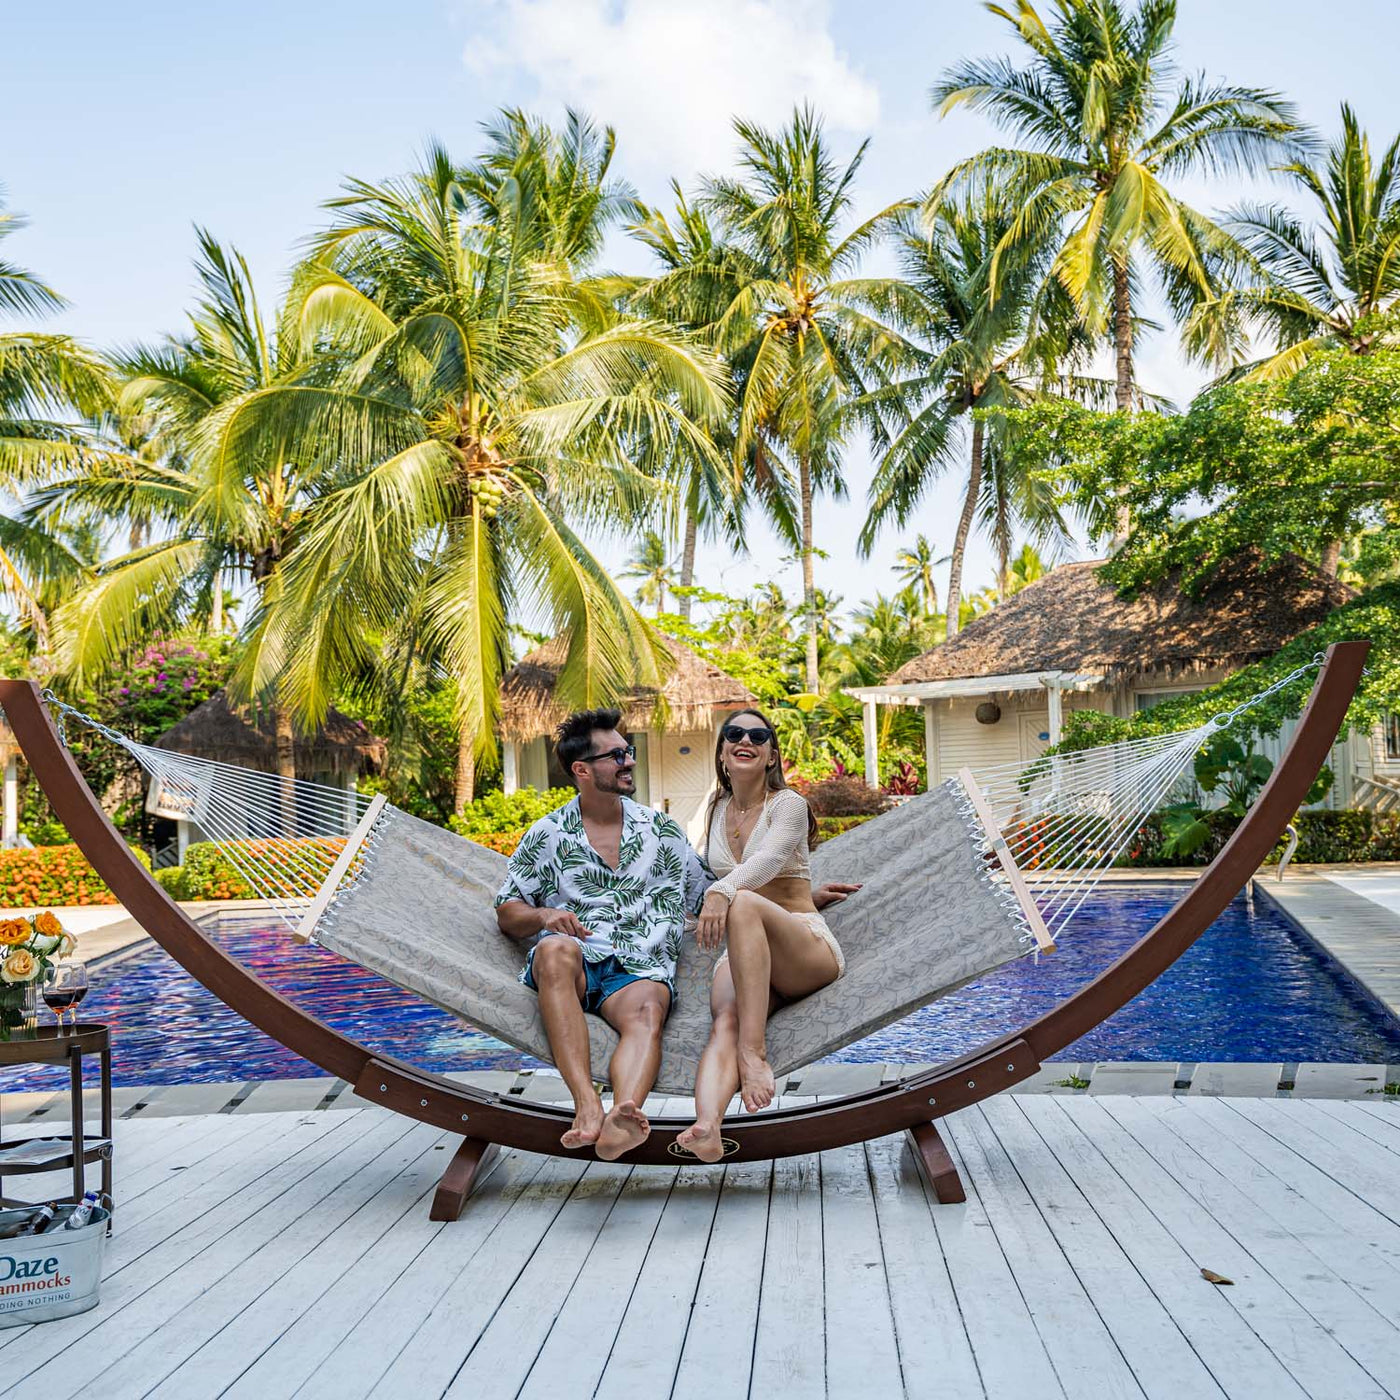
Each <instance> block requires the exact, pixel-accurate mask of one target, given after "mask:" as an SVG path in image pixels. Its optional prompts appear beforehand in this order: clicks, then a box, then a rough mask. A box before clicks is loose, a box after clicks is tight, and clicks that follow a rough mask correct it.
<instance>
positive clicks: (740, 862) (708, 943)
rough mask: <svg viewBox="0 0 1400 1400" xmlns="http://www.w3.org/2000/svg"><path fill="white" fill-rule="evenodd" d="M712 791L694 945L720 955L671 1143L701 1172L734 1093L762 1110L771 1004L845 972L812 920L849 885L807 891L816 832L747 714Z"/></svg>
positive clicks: (818, 922) (735, 718) (759, 720)
mask: <svg viewBox="0 0 1400 1400" xmlns="http://www.w3.org/2000/svg"><path fill="white" fill-rule="evenodd" d="M715 777H716V778H717V779H718V782H719V787H718V788H717V790H716V792H715V796H714V798H713V799H712V800H711V802H710V811H709V815H708V818H707V820H706V824H705V825H706V837H705V857H706V859H707V860H708V861H709V864H710V868H711V869H712V870H713V871H714V872H715V874H716V875H717V876H718V877H719V878H718V879H717V880H716V881H715V883H714V884H713V885H711V886H710V889H709V892H708V893H707V894H706V896H705V902H704V905H703V906H702V908H701V910H700V922H699V926H698V927H697V929H696V939H697V941H698V942H699V944H700V946H701V947H702V948H718V947H719V946H720V945H721V944H722V943H725V942H726V941H727V943H728V949H727V951H726V953H725V955H724V956H723V957H722V958H721V959H720V960H719V962H718V964H716V966H715V976H714V982H713V984H712V986H711V989H710V1012H711V1015H712V1016H713V1018H714V1023H713V1025H712V1027H711V1030H710V1040H709V1044H708V1045H706V1047H705V1053H704V1054H703V1055H702V1056H701V1058H700V1068H699V1070H698V1071H697V1073H696V1076H695V1122H694V1124H693V1125H692V1126H691V1127H689V1128H687V1129H686V1130H685V1132H683V1133H681V1134H679V1135H678V1137H677V1138H676V1141H677V1143H678V1144H679V1145H680V1146H681V1147H684V1148H687V1149H689V1150H690V1151H691V1152H693V1153H694V1154H695V1155H696V1156H697V1157H699V1158H700V1160H701V1161H704V1162H717V1161H719V1159H720V1157H721V1156H722V1155H723V1152H724V1148H723V1146H722V1143H721V1140H720V1120H721V1119H722V1118H723V1117H724V1111H725V1109H726V1108H727V1107H728V1105H729V1101H730V1099H732V1098H733V1097H734V1091H735V1090H736V1089H737V1090H738V1091H739V1094H740V1096H741V1098H742V1099H743V1102H744V1107H745V1108H746V1109H748V1111H749V1112H750V1113H753V1112H755V1111H756V1110H758V1109H760V1108H767V1106H768V1105H769V1104H770V1103H772V1101H773V1093H774V1088H775V1085H774V1080H773V1070H772V1068H771V1067H770V1066H769V1064H768V1053H767V1048H766V1045H765V1033H766V1030H767V1025H768V1017H769V1016H770V1015H771V1014H772V1012H773V1009H774V1008H775V1007H776V1006H777V1005H778V1004H779V1003H780V1002H782V1001H792V1000H794V999H795V998H797V997H805V996H809V995H810V994H811V993H812V992H815V991H816V990H817V989H818V988H820V987H825V986H826V985H827V984H828V983H831V982H834V981H836V979H837V978H838V977H840V976H841V974H842V973H843V972H844V971H845V968H846V960H845V958H844V957H843V956H842V953H841V948H840V945H839V944H838V943H837V942H836V939H835V938H834V937H833V936H832V933H831V930H830V929H829V928H827V926H826V920H825V919H823V918H822V916H821V914H820V913H818V912H817V911H818V910H819V909H822V908H825V907H826V906H827V905H830V904H837V903H840V901H841V900H843V899H845V898H846V896H847V895H849V894H854V893H855V892H856V891H857V890H858V889H860V886H859V885H824V886H822V888H821V889H819V890H817V891H815V892H814V891H813V889H812V882H811V866H810V864H809V863H808V857H807V853H808V851H809V850H810V849H811V848H812V847H813V846H815V845H816V843H817V823H816V819H815V818H814V817H813V816H812V813H811V810H810V808H808V806H807V802H806V799H805V798H803V797H802V795H801V794H800V793H796V792H794V791H793V790H792V789H791V788H790V787H788V785H787V781H786V779H785V778H784V777H783V761H782V756H781V755H780V754H779V753H778V737H777V735H776V734H775V733H774V731H773V726H772V725H771V724H770V723H769V722H768V719H767V717H766V716H765V715H763V714H762V713H760V712H759V711H758V710H737V711H735V713H734V714H732V715H730V716H729V718H728V719H727V720H726V721H725V722H724V724H723V725H722V726H721V727H720V732H719V741H718V743H717V744H716V746H715Z"/></svg>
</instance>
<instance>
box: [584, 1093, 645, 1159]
mask: <svg viewBox="0 0 1400 1400" xmlns="http://www.w3.org/2000/svg"><path fill="white" fill-rule="evenodd" d="M650 1133H651V1123H650V1122H649V1121H648V1119H647V1116H646V1114H645V1113H643V1112H642V1110H641V1109H640V1108H638V1107H637V1105H636V1104H635V1103H634V1102H633V1101H632V1100H631V1099H624V1100H623V1101H622V1102H621V1103H615V1104H613V1106H612V1107H611V1108H610V1109H609V1110H608V1113H607V1116H606V1117H605V1118H604V1119H603V1131H602V1132H601V1133H599V1134H598V1145H597V1146H596V1147H595V1148H594V1151H595V1152H597V1154H598V1156H599V1157H601V1158H602V1159H603V1161H605V1162H611V1161H613V1160H615V1159H616V1158H618V1157H621V1156H622V1154H623V1153H624V1152H630V1151H631V1150H632V1149H633V1148H634V1147H640V1146H641V1145H642V1143H644V1142H645V1141H646V1140H647V1137H648V1136H649V1134H650Z"/></svg>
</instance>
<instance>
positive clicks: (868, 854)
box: [317, 787, 1030, 1095]
mask: <svg viewBox="0 0 1400 1400" xmlns="http://www.w3.org/2000/svg"><path fill="white" fill-rule="evenodd" d="M984 861H985V856H984V855H983V852H982V850H981V849H979V846H978V844H977V841H976V839H975V838H974V834H973V830H972V829H971V828H970V826H969V825H968V821H967V818H966V817H965V815H964V811H963V806H962V804H961V803H960V801H959V799H958V797H957V795H956V793H955V791H954V790H953V789H950V788H948V787H942V788H937V789H935V790H934V791H932V792H928V793H925V794H923V795H921V796H919V797H916V798H914V799H912V800H911V801H909V802H906V803H904V804H903V805H901V806H899V807H897V808H895V809H894V810H893V811H890V812H887V813H885V814H883V815H882V816H879V817H876V818H874V819H873V820H871V821H868V822H865V823H863V824H862V825H860V826H858V827H855V828H854V829H852V830H850V831H847V832H844V833H843V834H842V835H840V836H837V837H835V838H833V839H832V840H830V841H826V842H823V843H822V845H821V846H819V847H818V848H817V849H816V851H814V852H813V854H812V882H813V884H814V885H816V884H821V883H822V882H824V881H828V880H843V881H859V882H861V883H862V884H863V885H864V888H863V889H862V890H861V892H860V893H859V894H857V895H854V896H852V897H851V898H850V899H848V900H846V901H845V903H843V904H840V905H837V906H835V907H834V908H832V909H830V910H828V911H827V922H828V923H829V924H830V926H831V930H832V932H833V933H834V934H835V935H836V938H837V940H838V941H839V942H840V944H841V948H842V951H843V952H844V953H845V955H846V975H845V976H844V977H842V978H841V979H840V980H839V981H837V982H834V983H832V984H831V985H830V986H828V987H824V988H822V990H821V991H819V992H816V993H814V994H813V995H812V996H810V997H805V998H803V999H802V1000H801V1001H797V1002H793V1003H792V1004H790V1005H788V1006H784V1007H781V1008H779V1010H778V1011H776V1012H775V1013H774V1015H773V1017H772V1019H771V1021H770V1022H769V1027H768V1055H769V1060H770V1062H771V1063H772V1065H773V1069H774V1071H775V1072H776V1073H778V1074H783V1073H785V1072H787V1071H789V1070H793V1069H796V1068H798V1067H799V1066H801V1065H807V1064H811V1063H812V1062H813V1061H814V1060H819V1059H821V1058H822V1057H823V1056H824V1055H828V1054H830V1053H831V1052H832V1051H834V1050H837V1049H839V1048H840V1047H841V1046H843V1045H848V1044H850V1043H851V1042H852V1041H854V1040H859V1039H860V1038H861V1037H862V1036H865V1035H869V1034H870V1033H871V1032H872V1031H875V1030H878V1029H879V1028H880V1027H881V1026H885V1025H888V1024H889V1023H890V1022H891V1021H895V1020H898V1019H899V1018H900V1017H902V1016H906V1015H908V1014H909V1013H910V1012H911V1011H914V1010H916V1009H917V1008H919V1007H921V1006H926V1005H927V1004H928V1003H929V1002H931V1001H933V1000H935V999H936V998H937V997H939V996H942V995H944V994H945V993H947V992H950V991H952V990H954V989H955V988H957V987H960V986H962V985H963V984H964V983H965V982H968V981H970V980H971V979H972V978H974V977H977V976H979V975H980V974H982V973H984V972H987V971H989V970H990V969H992V968H994V967H998V966H1000V965H1001V964H1002V963H1005V962H1009V961H1011V960H1012V959H1013V958H1017V957H1020V956H1021V955H1022V954H1024V953H1026V952H1028V951H1029V947H1030V944H1029V942H1028V939H1027V935H1026V931H1025V926H1024V923H1023V922H1022V921H1021V920H1020V919H1019V918H1018V917H1017V916H1016V914H1015V913H1014V912H1012V911H1011V910H1009V909H1008V908H1007V907H1006V904H1005V902H1004V899H1005V896H1004V894H999V893H998V892H997V891H996V890H995V889H994V888H993V887H992V886H991V885H990V884H989V882H988V881H987V879H986V871H985V865H984ZM505 864H506V862H505V857H504V856H501V855H499V854H498V853H496V852H495V851H490V850H487V849H486V848H485V847H484V846H478V845H477V844H476V843H475V842H472V841H468V840H466V839H464V838H463V837H460V836H456V835H454V834H453V833H452V832H449V831H444V830H443V829H442V828H441V827H436V826H432V825H431V824H429V823H427V822H423V821H420V820H418V819H417V818H416V817H411V816H409V815H408V814H407V813H405V812H400V811H398V810H397V809H395V808H392V807H390V808H385V810H384V814H383V815H382V816H381V818H380V820H379V821H378V822H377V823H376V826H375V829H374V832H373V833H372V834H371V837H370V842H369V844H368V846H367V849H366V853H365V859H364V863H363V868H362V870H361V872H360V875H359V878H358V879H357V880H356V881H355V883H354V884H353V885H350V886H348V887H347V888H345V889H344V890H342V891H341V892H340V893H339V894H338V895H337V896H336V898H335V900H334V901H333V903H332V904H331V906H330V909H329V911H328V913H327V914H326V916H325V918H324V919H323V921H322V923H321V924H320V926H319V927H318V929H317V938H318V940H319V941H320V942H321V943H322V944H324V946H326V947H327V948H330V949H332V950H333V951H335V952H337V953H339V954H340V955H341V956H342V957H345V958H349V959H350V960H351V961H353V962H356V963H359V964H360V965H361V966H363V967H366V968H369V969H370V970H371V971H372V972H375V973H378V974H379V975H380V976H381V977H384V978H385V979H386V980H388V981H390V982H394V983H397V984H398V985H399V986H401V987H405V988H407V989H408V990H410V991H412V992H415V993H417V994H418V995H419V996H421V997H423V998H424V999H425V1000H427V1001H430V1002H433V1003H434V1004H436V1005H437V1006H440V1007H442V1008H443V1009H444V1010H446V1011H449V1012H452V1013H453V1014H455V1015H458V1016H461V1017H463V1018H464V1019H465V1020H466V1021H468V1022H470V1024H471V1025H473V1026H475V1027H477V1028H479V1029H481V1030H484V1031H487V1032H489V1033H490V1034H491V1035H494V1036H496V1037H498V1038H499V1039H500V1040H503V1041H505V1042H506V1043H507V1044H509V1045H513V1046H515V1047H517V1048H518V1049H520V1050H524V1051H526V1052H527V1053H529V1054H531V1055H534V1056H536V1057H537V1058H539V1059H541V1060H548V1059H549V1044H548V1042H547V1040H546V1039H545V1034H544V1027H543V1025H542V1024H541V1022H540V1017H539V1007H538V1004H537V1001H536V998H535V994H534V993H533V992H531V991H530V990H529V989H528V988H526V987H524V986H522V985H521V984H520V983H519V981H517V978H518V976H519V973H520V969H521V966H522V965H523V963H524V960H525V954H526V951H527V949H526V946H525V945H522V944H520V943H516V942H514V941H513V940H511V939H508V938H506V937H505V936H504V935H503V934H501V933H500V931H499V930H498V929H497V927H496V915H495V910H494V908H493V899H494V897H495V893H496V890H497V889H498V887H499V886H500V883H501V880H502V878H503V874H504V870H505ZM718 956H719V954H718V953H717V952H704V951H702V950H701V949H700V948H698V947H697V946H696V944H695V941H694V939H693V938H692V937H690V936H689V935H687V937H686V938H685V940H684V942H683V945H682V952H681V957H680V965H679V968H678V972H677V983H676V999H675V1003H674V1005H673V1008H672V1011H671V1016H670V1018H669V1020H668V1021H667V1023H666V1033H665V1037H664V1040H663V1042H662V1056H661V1069H660V1073H659V1074H658V1076H657V1085H656V1087H657V1090H658V1091H659V1092H661V1093H665V1094H680V1095H688V1094H690V1093H692V1092H693V1090H694V1085H695V1069H696V1065H697V1064H698V1062H699V1058H700V1053H701V1051H702V1050H703V1049H704V1048H705V1042H706V1040H707V1039H708V1037H709V1032H710V996H709V987H710V977H711V974H712V972H713V969H714V964H715V961H716V959H717V958H718ZM587 1021H588V1028H589V1037H590V1040H591V1042H592V1054H593V1074H594V1078H595V1079H600V1080H605V1079H606V1077H607V1066H608V1060H609V1058H610V1056H611V1054H612V1051H613V1048H614V1047H615V1046H616V1044H617V1035H616V1033H615V1032H614V1031H613V1029H612V1028H611V1027H610V1026H609V1025H608V1024H607V1023H606V1022H605V1021H603V1020H602V1018H601V1017H597V1016H589V1017H588V1018H587ZM385 1048H386V1049H391V1048H392V1047H389V1046H386V1047H385Z"/></svg>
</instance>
